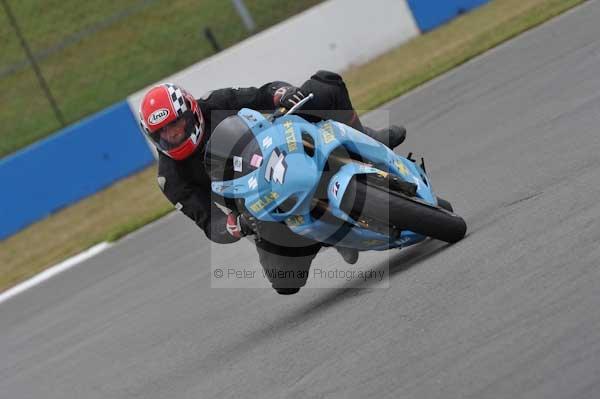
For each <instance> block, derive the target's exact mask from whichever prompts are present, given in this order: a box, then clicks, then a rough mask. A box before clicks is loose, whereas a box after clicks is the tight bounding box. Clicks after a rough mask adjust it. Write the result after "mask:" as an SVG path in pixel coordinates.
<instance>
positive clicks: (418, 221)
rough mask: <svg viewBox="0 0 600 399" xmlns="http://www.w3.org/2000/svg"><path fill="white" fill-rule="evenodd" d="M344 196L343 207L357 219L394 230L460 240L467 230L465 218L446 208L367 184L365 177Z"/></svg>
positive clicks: (446, 204)
mask: <svg viewBox="0 0 600 399" xmlns="http://www.w3.org/2000/svg"><path fill="white" fill-rule="evenodd" d="M353 183H354V184H350V185H349V187H348V188H347V189H346V192H345V193H344V197H343V198H342V203H341V208H342V210H343V211H344V212H346V213H347V214H349V215H350V216H351V217H352V218H353V219H354V220H358V221H361V220H362V221H363V222H366V223H367V224H368V225H369V226H370V225H379V226H381V225H387V226H389V227H391V228H393V229H394V230H397V231H402V230H410V231H412V232H415V233H418V234H422V235H425V236H428V237H432V238H435V239H438V240H441V241H445V242H449V243H454V242H457V241H460V240H461V239H462V238H463V237H464V236H465V234H466V232H467V224H466V223H465V221H464V219H463V218H461V217H460V216H458V215H455V214H454V213H452V211H451V210H449V209H445V206H448V207H449V208H450V209H452V205H450V203H449V202H448V201H443V204H444V206H442V204H440V207H435V206H432V205H429V204H427V203H425V202H424V201H423V200H421V199H419V198H415V197H410V196H408V195H406V194H403V193H401V192H394V191H391V190H388V189H387V188H386V187H379V186H376V185H372V184H367V180H365V179H353Z"/></svg>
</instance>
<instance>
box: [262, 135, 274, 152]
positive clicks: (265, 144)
mask: <svg viewBox="0 0 600 399" xmlns="http://www.w3.org/2000/svg"><path fill="white" fill-rule="evenodd" d="M271 144H273V138H272V137H271V136H267V137H265V138H264V139H263V141H262V146H263V148H264V149H265V150H266V149H267V148H269V147H270V146H271Z"/></svg>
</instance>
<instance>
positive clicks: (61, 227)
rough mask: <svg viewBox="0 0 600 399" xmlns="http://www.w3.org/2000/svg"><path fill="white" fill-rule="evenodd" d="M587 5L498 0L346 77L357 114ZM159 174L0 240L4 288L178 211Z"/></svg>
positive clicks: (151, 172)
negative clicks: (159, 183) (167, 196)
mask: <svg viewBox="0 0 600 399" xmlns="http://www.w3.org/2000/svg"><path fill="white" fill-rule="evenodd" d="M583 2H584V0H528V1H526V2H523V1H522V0H494V1H492V2H491V3H489V4H488V5H486V6H484V7H481V8H480V9H478V10H476V11H474V12H472V13H469V14H466V15H464V16H462V17H460V18H458V19H456V20H454V21H453V22H451V23H449V24H447V25H445V26H443V27H441V28H439V29H437V30H435V31H433V32H430V33H428V34H426V35H423V36H420V37H418V38H416V39H414V40H411V41H410V42H408V43H406V44H405V45H403V46H400V47H399V48H397V49H396V50H394V51H392V52H390V53H388V54H386V55H384V56H382V57H380V58H378V59H376V60H374V61H372V62H370V63H368V64H366V65H363V66H361V67H357V68H354V69H352V70H350V71H347V73H345V74H344V77H345V79H346V81H347V84H348V87H349V89H350V93H351V95H352V99H353V102H354V105H355V107H356V108H357V109H370V108H373V107H376V106H378V105H381V104H382V103H384V102H386V101H388V100H391V99H393V98H395V97H397V96H399V95H401V94H403V93H405V92H407V91H408V90H410V89H412V88H414V87H416V86H418V85H420V84H422V83H423V82H426V81H427V80H429V79H431V78H433V77H435V76H438V75H439V74H441V73H443V72H446V71H448V70H449V69H451V68H453V67H455V66H457V65H460V64H461V63H464V62H466V61H467V60H469V59H471V58H472V57H474V56H476V55H478V54H481V53H482V52H484V51H485V50H487V49H489V48H491V47H493V46H495V45H497V44H499V43H502V42H503V41H505V40H507V39H510V38H511V37H513V36H515V35H517V34H519V33H520V32H523V31H524V30H527V29H529V28H531V27H534V26H536V25H538V24H540V23H542V22H544V21H546V20H548V19H549V18H551V17H553V16H555V15H558V14H560V13H562V12H564V11H565V10H567V9H569V8H571V7H573V6H576V5H578V4H580V3H583ZM274 78H276V77H274ZM155 176H156V171H155V167H150V168H147V169H146V170H144V171H143V172H141V173H138V174H136V175H134V176H131V177H130V178H128V179H125V180H123V181H120V182H118V183H116V184H114V185H113V186H111V187H110V188H108V189H106V190H104V191H102V192H100V193H98V194H96V195H94V196H92V197H90V198H88V199H86V200H84V201H81V202H79V203H77V204H75V205H73V206H71V207H69V208H67V209H64V210H62V211H60V212H58V213H56V214H55V215H52V216H51V217H49V218H47V219H46V220H43V221H40V222H38V223H36V224H34V225H32V226H30V227H28V228H27V229H25V230H23V231H21V232H20V233H18V234H16V235H14V236H12V237H9V238H8V239H6V240H4V241H2V242H1V243H0V291H2V290H5V289H6V288H8V287H10V286H12V285H14V284H16V283H18V282H19V281H22V280H24V279H26V278H28V277H31V276H32V275H34V274H36V273H38V272H40V271H42V270H43V269H44V268H46V267H47V266H48V265H51V264H54V263H56V262H58V261H60V260H62V259H65V258H67V257H69V256H72V255H74V254H76V253H78V252H81V251H83V250H84V249H86V248H89V247H90V246H92V245H94V244H96V243H98V242H99V241H104V240H109V241H112V240H116V239H118V238H120V237H123V236H124V235H126V234H127V233H129V232H131V231H134V230H136V229H138V228H139V227H141V226H143V225H145V224H147V223H149V222H151V221H153V220H155V219H157V218H159V217H161V216H163V215H164V214H166V213H168V212H169V211H170V210H171V209H172V206H171V205H170V204H169V203H168V202H167V201H166V199H165V198H164V197H163V195H162V193H161V192H160V190H159V189H158V187H157V184H156V177H155ZM190 223H192V222H191V221H190ZM199 234H202V233H200V232H199ZM31 243H35V245H31Z"/></svg>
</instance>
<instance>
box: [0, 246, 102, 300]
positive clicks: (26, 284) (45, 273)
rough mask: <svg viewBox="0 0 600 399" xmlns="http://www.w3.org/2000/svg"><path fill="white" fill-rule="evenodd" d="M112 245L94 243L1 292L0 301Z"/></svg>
mask: <svg viewBox="0 0 600 399" xmlns="http://www.w3.org/2000/svg"><path fill="white" fill-rule="evenodd" d="M111 246H112V244H110V243H108V242H101V243H100V244H97V245H94V246H93V247H91V248H89V249H87V250H85V251H83V252H82V253H80V254H77V255H75V256H73V257H71V258H69V259H66V260H64V261H62V262H60V263H59V264H57V265H54V266H52V267H50V268H48V269H46V270H44V271H43V272H41V273H39V274H36V275H35V276H33V277H32V278H30V279H29V280H25V281H24V282H22V283H21V284H19V285H17V286H14V287H13V288H11V289H9V290H7V291H4V292H3V293H1V294H0V303H2V302H4V301H6V300H8V299H10V298H12V297H13V296H15V295H18V294H20V293H21V292H23V291H25V290H28V289H29V288H31V287H34V286H36V285H38V284H40V283H43V282H44V281H46V280H48V279H50V278H52V277H54V276H56V275H57V274H59V273H62V272H64V271H65V270H68V269H70V268H72V267H73V266H76V265H78V264H79V263H81V262H83V261H85V260H87V259H89V258H91V257H93V256H95V255H97V254H99V253H100V252H102V251H104V250H105V249H107V248H109V247H111Z"/></svg>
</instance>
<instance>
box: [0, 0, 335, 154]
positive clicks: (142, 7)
mask: <svg viewBox="0 0 600 399" xmlns="http://www.w3.org/2000/svg"><path fill="white" fill-rule="evenodd" d="M321 1H323V0H294V1H278V0H253V1H248V2H246V3H247V6H248V8H249V10H250V12H251V14H252V16H253V18H254V20H255V22H256V25H257V31H260V30H262V29H265V28H268V27H269V26H271V25H273V24H276V23H277V22H279V21H282V20H284V19H286V18H288V17H290V16H291V15H294V14H297V13H298V12H301V11H303V10H305V9H307V8H309V7H311V6H313V5H315V4H318V3H320V2H321ZM8 3H9V5H10V7H11V9H12V11H13V14H14V16H15V19H16V20H17V23H18V24H19V26H20V28H21V31H22V33H23V36H24V37H25V39H26V40H27V42H28V44H29V46H30V47H31V51H32V52H33V53H34V54H35V55H36V58H37V60H38V63H39V66H40V69H41V71H42V74H43V75H44V77H45V79H46V80H47V83H48V87H49V89H50V91H51V92H52V94H53V97H55V100H56V103H57V106H58V108H59V109H60V112H61V113H62V114H63V117H64V119H65V121H66V123H67V124H69V123H72V122H75V121H77V120H79V119H81V118H82V117H84V116H86V115H90V114H92V113H94V112H96V111H99V110H101V109H103V108H106V107H107V106H109V105H111V104H113V103H115V102H117V101H120V100H123V99H124V98H125V97H126V96H127V95H129V94H130V93H133V92H135V91H137V90H140V89H142V88H143V87H145V86H146V85H148V84H150V83H152V82H155V81H157V80H160V79H162V78H163V77H165V76H169V75H172V74H173V73H175V72H177V71H179V70H181V69H183V68H185V67H187V66H189V65H191V64H193V63H195V62H198V61H199V60H201V59H203V58H206V57H208V56H211V55H212V54H213V53H214V50H213V48H212V46H211V45H210V43H209V42H208V40H207V39H206V38H205V37H204V29H205V28H210V29H211V30H212V32H213V34H214V36H215V37H216V38H217V41H218V43H219V45H220V46H221V47H222V48H226V47H229V46H231V45H233V44H235V43H237V42H239V41H240V40H243V39H245V38H246V37H248V36H249V33H248V32H247V31H246V29H245V28H244V25H243V24H242V23H241V20H240V17H239V16H238V15H237V13H236V11H235V8H234V6H233V5H232V2H231V1H223V0H201V1H199V0H172V1H169V2H165V1H159V0H104V1H101V0H86V1H80V0H45V1H39V0H20V1H15V0H13V1H9V2H8ZM0 9H2V8H1V7H0ZM57 21H60V22H59V23H57ZM0 43H1V47H2V56H1V57H0V86H1V87H2V88H3V89H2V90H1V91H0V104H2V107H0V120H2V124H1V125H0V157H2V156H4V155H6V154H9V153H11V152H13V151H15V150H17V149H19V148H21V147H23V146H26V145H28V144H30V143H32V142H34V141H36V140H39V139H40V138H42V137H45V136H47V135H48V134H51V133H53V132H55V131H56V130H57V129H59V128H60V127H61V125H60V123H59V122H58V120H57V118H56V117H55V115H54V113H53V111H52V108H51V107H50V103H49V102H48V100H47V99H46V97H45V96H44V93H43V91H42V89H41V87H40V85H39V83H38V81H37V79H36V76H35V74H34V72H33V69H32V68H31V66H29V64H28V63H26V62H25V63H23V62H24V61H25V60H26V57H25V53H24V51H23V49H22V48H21V46H20V44H19V40H18V38H17V36H16V34H15V31H14V29H13V27H12V25H11V24H10V23H9V20H8V18H7V16H6V14H5V13H4V9H2V11H1V12H0ZM24 110H25V111H24ZM33 110H34V111H35V112H32V111H33ZM24 114H26V115H27V118H24V117H23V115H24Z"/></svg>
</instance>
